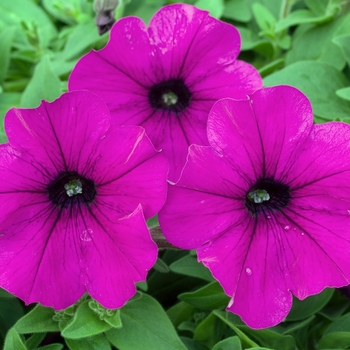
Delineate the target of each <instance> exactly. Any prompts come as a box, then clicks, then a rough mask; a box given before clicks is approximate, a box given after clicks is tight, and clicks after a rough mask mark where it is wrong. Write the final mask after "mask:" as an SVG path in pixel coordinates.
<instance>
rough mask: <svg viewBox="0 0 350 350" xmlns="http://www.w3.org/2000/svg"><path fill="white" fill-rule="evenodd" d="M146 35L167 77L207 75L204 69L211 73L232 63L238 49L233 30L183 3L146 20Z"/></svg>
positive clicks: (169, 7) (207, 14)
mask: <svg viewBox="0 0 350 350" xmlns="http://www.w3.org/2000/svg"><path fill="white" fill-rule="evenodd" d="M149 36H150V38H151V43H152V45H153V46H154V48H155V50H156V54H157V59H159V61H160V62H161V67H162V68H161V70H163V71H164V72H166V73H165V74H166V75H167V76H168V77H169V78H170V77H182V78H184V79H186V78H187V77H188V76H189V75H194V76H198V75H199V76H204V75H206V74H208V73H209V74H211V73H212V72H211V71H210V70H209V72H208V67H209V68H210V67H211V69H213V70H214V72H213V73H215V72H216V70H220V69H225V67H227V66H229V65H230V64H232V63H233V62H234V61H235V59H236V58H237V56H238V54H239V50H240V36H239V33H238V30H237V29H236V28H235V27H233V26H231V25H229V24H227V23H224V22H221V21H218V20H217V19H215V18H213V17H210V16H209V13H208V12H207V11H203V10H200V9H198V8H196V7H194V6H191V5H187V4H174V5H171V6H165V7H163V8H162V9H160V10H159V11H158V12H157V13H156V14H155V15H154V16H153V18H152V19H151V21H150V25H149ZM199 53H200V55H199Z"/></svg>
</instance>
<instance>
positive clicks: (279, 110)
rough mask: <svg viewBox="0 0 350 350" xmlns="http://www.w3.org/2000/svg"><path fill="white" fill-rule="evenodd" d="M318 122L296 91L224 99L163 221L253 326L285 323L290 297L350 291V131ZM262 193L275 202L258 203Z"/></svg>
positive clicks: (168, 233) (167, 232)
mask: <svg viewBox="0 0 350 350" xmlns="http://www.w3.org/2000/svg"><path fill="white" fill-rule="evenodd" d="M312 120H313V119H312V110H311V106H310V103H309V101H308V100H307V98H306V97H305V96H304V95H303V94H302V93H301V92H299V91H298V90H296V89H294V88H292V87H288V86H279V87H273V88H266V89H262V90H259V91H257V92H255V93H254V94H252V95H251V96H250V97H248V98H247V99H245V100H233V99H223V100H220V101H219V102H217V103H216V104H215V105H214V107H213V109H212V110H211V112H210V115H209V119H208V139H209V143H210V146H197V145H193V146H191V147H190V151H189V155H188V160H187V163H186V165H185V167H184V169H183V172H182V175H181V178H180V180H179V181H178V182H177V183H176V185H175V186H169V193H168V200H167V203H166V204H165V206H164V208H163V209H162V211H161V212H160V214H159V220H160V224H161V228H162V230H163V233H164V235H165V236H166V238H167V239H168V240H169V241H170V243H172V244H174V245H176V246H179V247H181V248H185V249H197V254H198V259H199V260H200V261H202V262H203V264H204V265H206V266H207V267H208V268H209V269H210V270H211V272H212V273H213V275H214V277H215V278H216V279H217V280H218V281H219V282H220V284H221V285H222V286H223V288H224V290H225V292H226V293H227V294H228V295H230V296H231V297H232V299H231V302H230V304H229V306H228V310H230V311H232V312H234V313H237V314H239V315H240V316H241V317H242V319H243V320H244V321H245V322H246V323H247V324H248V325H249V326H250V327H252V328H263V327H270V326H273V325H276V324H277V323H279V322H281V321H282V320H283V319H284V318H285V317H286V316H287V314H288V312H289V310H290V308H291V304H292V294H293V295H295V296H296V297H298V298H299V299H304V298H306V297H307V296H309V295H313V294H317V293H319V292H321V291H322V290H323V289H324V288H325V287H341V286H344V285H347V284H349V280H350V265H349V263H348V262H349V261H350V260H349V259H350V184H349V181H348V179H349V175H350V161H349V151H350V126H349V125H347V124H344V123H336V122H331V123H325V124H323V125H314V124H313V123H312ZM281 184H282V185H283V186H282V185H281ZM254 186H257V187H254ZM264 186H266V187H264ZM273 186H274V187H273ZM256 189H258V190H265V189H266V191H267V192H268V191H270V195H271V196H270V197H269V198H268V197H265V198H264V200H261V199H257V200H256V201H255V202H253V200H252V197H249V195H250V194H251V193H252V191H253V192H254V191H255V190H256ZM276 189H278V191H279V192H281V193H279V192H278V191H277V190H276ZM282 192H283V193H282ZM255 195H256V194H255ZM249 198H250V199H249ZM252 208H253V209H252Z"/></svg>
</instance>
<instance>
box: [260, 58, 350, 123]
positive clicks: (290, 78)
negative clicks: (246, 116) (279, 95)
mask: <svg viewBox="0 0 350 350" xmlns="http://www.w3.org/2000/svg"><path fill="white" fill-rule="evenodd" d="M281 84H282V85H283V84H285V85H293V86H295V87H297V88H298V89H300V90H301V91H302V92H303V93H304V94H306V96H307V97H308V98H309V99H310V101H311V103H312V108H313V111H314V113H315V115H316V116H318V117H320V118H322V119H323V120H336V119H337V120H344V121H350V113H349V111H350V102H349V101H346V100H344V99H342V98H340V97H338V96H337V94H336V91H337V90H339V89H342V88H344V87H347V86H349V81H348V80H347V79H346V77H345V76H344V74H342V73H341V72H339V71H338V70H337V69H335V68H334V67H333V66H331V65H329V64H326V63H321V62H315V61H304V62H297V63H294V64H291V65H289V66H287V67H285V68H284V69H282V70H280V71H278V72H275V73H273V74H271V75H269V76H267V77H266V78H264V85H265V86H273V85H281Z"/></svg>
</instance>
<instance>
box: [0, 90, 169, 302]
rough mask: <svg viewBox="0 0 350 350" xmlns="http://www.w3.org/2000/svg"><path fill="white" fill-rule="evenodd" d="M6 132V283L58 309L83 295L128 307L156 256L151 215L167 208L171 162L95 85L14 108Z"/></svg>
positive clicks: (0, 180)
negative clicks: (123, 123)
mask: <svg viewBox="0 0 350 350" xmlns="http://www.w3.org/2000/svg"><path fill="white" fill-rule="evenodd" d="M5 129H6V132H7V136H8V139H9V143H7V144H3V145H1V146H0V266H1V269H0V287H2V288H4V289H6V290H7V291H9V292H11V293H13V294H15V295H16V296H18V297H19V298H21V299H23V300H24V301H25V302H26V303H32V302H40V303H41V304H43V305H45V306H51V307H53V308H55V309H64V308H66V307H68V306H69V305H71V304H73V303H74V302H76V301H77V300H78V299H79V298H80V297H81V296H82V295H83V294H84V293H85V292H88V293H89V294H90V295H91V296H92V297H93V298H94V299H96V300H97V301H98V302H99V303H100V304H102V305H103V306H104V307H106V308H118V307H121V306H122V305H123V304H124V303H125V302H126V301H127V300H128V299H129V298H131V297H132V296H133V295H134V293H135V291H136V289H135V282H138V281H141V280H145V278H146V275H147V271H148V270H149V269H150V268H151V267H152V265H153V264H154V263H155V260H156V258H157V246H156V244H155V243H154V242H153V241H152V239H151V236H150V233H149V231H148V229H147V225H146V223H145V218H146V219H147V218H150V217H151V216H153V215H155V214H156V213H157V212H158V211H159V209H160V208H161V207H162V205H163V204H164V201H165V198H166V177H167V172H168V162H167V160H166V158H165V157H164V156H163V155H162V154H161V153H159V152H157V151H155V149H154V147H153V145H152V144H151V142H150V141H149V139H148V137H147V136H146V134H145V131H144V129H143V128H142V127H138V126H128V127H119V126H110V115H109V111H108V109H107V106H106V105H105V104H104V103H103V102H102V100H101V99H100V98H99V97H98V96H96V95H95V94H92V93H90V92H87V91H86V92H82V91H80V92H72V93H67V94H64V95H62V96H61V97H60V98H59V99H57V100H56V101H54V102H52V103H48V102H45V101H43V102H42V104H41V105H40V106H39V107H38V108H36V109H16V108H15V109H12V110H10V111H9V112H8V113H7V114H6V117H5Z"/></svg>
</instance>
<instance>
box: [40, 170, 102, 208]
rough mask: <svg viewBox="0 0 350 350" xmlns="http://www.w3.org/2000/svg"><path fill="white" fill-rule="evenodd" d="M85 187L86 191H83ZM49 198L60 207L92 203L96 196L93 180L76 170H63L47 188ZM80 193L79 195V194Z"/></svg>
mask: <svg viewBox="0 0 350 350" xmlns="http://www.w3.org/2000/svg"><path fill="white" fill-rule="evenodd" d="M83 188H84V191H83ZM46 190H47V192H48V195H49V200H50V201H51V202H52V203H53V204H54V205H55V206H56V207H58V208H60V209H65V208H69V207H70V208H71V207H73V206H75V205H80V204H84V205H90V204H91V203H93V202H94V201H95V198H96V194H97V191H96V186H95V183H94V181H93V180H91V179H88V178H86V177H85V176H83V175H80V174H79V173H78V172H76V171H68V172H62V173H60V174H58V175H57V177H56V178H54V179H53V180H52V181H51V182H50V183H49V184H48V186H47V188H46ZM78 194H79V196H77V195H78Z"/></svg>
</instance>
